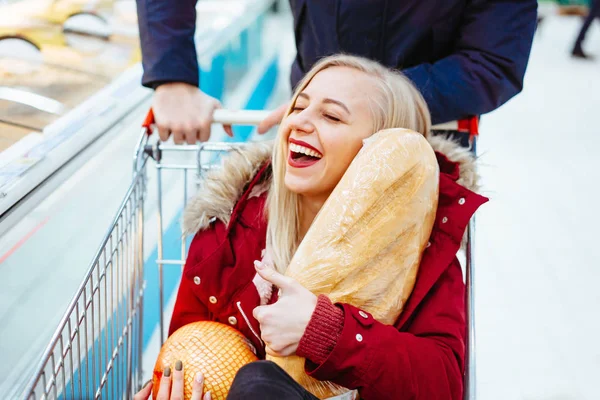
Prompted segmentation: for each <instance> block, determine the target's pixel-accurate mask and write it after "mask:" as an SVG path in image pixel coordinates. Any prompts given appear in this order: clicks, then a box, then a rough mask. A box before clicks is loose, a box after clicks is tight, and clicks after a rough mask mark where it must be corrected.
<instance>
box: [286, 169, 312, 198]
mask: <svg viewBox="0 0 600 400" xmlns="http://www.w3.org/2000/svg"><path fill="white" fill-rule="evenodd" d="M285 187H286V188H287V189H288V190H289V191H290V192H293V193H296V194H299V195H308V194H310V193H312V192H314V191H315V184H314V181H311V180H310V179H307V178H303V177H302V178H301V177H298V176H292V175H290V174H289V173H288V174H286V176H285Z"/></svg>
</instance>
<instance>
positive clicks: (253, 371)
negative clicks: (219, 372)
mask: <svg viewBox="0 0 600 400" xmlns="http://www.w3.org/2000/svg"><path fill="white" fill-rule="evenodd" d="M227 400H318V399H317V398H316V397H315V396H313V395H312V394H311V393H309V392H308V391H306V390H305V389H304V388H303V387H302V386H300V385H299V384H298V383H296V381H295V380H294V379H293V378H292V377H291V376H289V375H288V374H287V372H285V371H284V370H283V369H281V368H280V367H279V366H278V365H277V364H275V363H274V362H271V361H256V362H253V363H250V364H247V365H245V366H243V367H242V368H240V370H239V371H238V373H237V375H236V376H235V379H234V380H233V383H232V384H231V389H229V394H228V395H227Z"/></svg>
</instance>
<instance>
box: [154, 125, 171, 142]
mask: <svg viewBox="0 0 600 400" xmlns="http://www.w3.org/2000/svg"><path fill="white" fill-rule="evenodd" d="M156 126H157V128H158V137H159V138H160V141H161V142H166V141H167V139H169V135H170V134H171V130H170V129H169V127H168V126H167V125H163V124H157V125H156Z"/></svg>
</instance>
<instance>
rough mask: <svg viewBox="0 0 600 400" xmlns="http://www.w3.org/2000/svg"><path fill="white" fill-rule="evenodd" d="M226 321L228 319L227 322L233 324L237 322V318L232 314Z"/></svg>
mask: <svg viewBox="0 0 600 400" xmlns="http://www.w3.org/2000/svg"><path fill="white" fill-rule="evenodd" d="M228 321H229V323H230V324H231V325H235V324H237V318H236V317H234V316H231V317H229V320H228Z"/></svg>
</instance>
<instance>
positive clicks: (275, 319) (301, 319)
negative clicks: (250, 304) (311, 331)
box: [253, 261, 317, 357]
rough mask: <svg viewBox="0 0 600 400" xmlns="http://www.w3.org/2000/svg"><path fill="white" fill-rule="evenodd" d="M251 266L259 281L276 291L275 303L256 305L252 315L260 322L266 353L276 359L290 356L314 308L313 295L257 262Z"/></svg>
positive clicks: (289, 279)
mask: <svg viewBox="0 0 600 400" xmlns="http://www.w3.org/2000/svg"><path fill="white" fill-rule="evenodd" d="M254 265H255V267H256V271H257V272H258V274H259V275H260V276H261V277H262V278H263V279H265V280H266V281H268V282H270V283H272V284H273V285H275V286H277V287H278V288H279V299H278V300H277V302H276V303H275V304H271V305H267V306H258V307H256V308H255V309H254V312H253V315H254V318H256V320H257V321H258V322H259V323H260V330H261V336H262V339H263V341H264V342H265V346H266V351H267V354H269V355H271V356H277V357H284V356H290V355H294V354H296V350H297V349H298V344H299V343H300V339H301V338H302V336H303V335H304V331H305V330H306V327H307V326H308V323H309V322H310V319H311V317H312V314H313V312H314V311H315V308H316V307H317V296H315V295H314V294H313V293H311V292H310V291H309V290H308V289H306V288H305V287H304V286H302V285H301V284H300V283H298V282H297V281H296V280H294V279H292V278H289V277H287V276H283V275H281V274H280V273H279V272H277V271H275V270H274V269H272V268H268V267H267V266H266V265H265V264H263V263H261V262H260V261H255V262H254Z"/></svg>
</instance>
